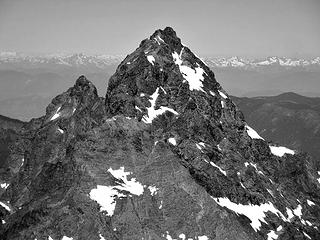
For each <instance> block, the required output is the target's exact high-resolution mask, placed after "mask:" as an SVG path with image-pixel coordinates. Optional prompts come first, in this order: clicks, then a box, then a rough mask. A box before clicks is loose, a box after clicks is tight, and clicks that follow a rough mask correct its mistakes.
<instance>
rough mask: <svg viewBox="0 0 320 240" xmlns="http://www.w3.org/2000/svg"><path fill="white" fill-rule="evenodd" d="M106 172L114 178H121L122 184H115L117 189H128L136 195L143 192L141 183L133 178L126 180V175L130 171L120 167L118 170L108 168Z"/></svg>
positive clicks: (129, 173)
mask: <svg viewBox="0 0 320 240" xmlns="http://www.w3.org/2000/svg"><path fill="white" fill-rule="evenodd" d="M108 172H110V173H111V174H112V175H113V176H114V177H115V178H117V179H121V180H122V181H123V184H121V185H120V186H117V189H119V190H123V191H128V192H130V193H132V194H134V195H138V196H139V195H141V194H143V186H142V185H141V183H139V182H137V181H136V179H135V178H131V179H130V180H127V176H129V175H131V172H125V171H124V167H120V168H119V169H118V170H113V169H112V168H109V169H108Z"/></svg>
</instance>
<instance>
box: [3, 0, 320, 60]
mask: <svg viewBox="0 0 320 240" xmlns="http://www.w3.org/2000/svg"><path fill="white" fill-rule="evenodd" d="M319 12H320V1H316V0H306V1H300V0H282V1H276V0H271V1H262V0H243V1H231V0H226V1H219V0H215V1H208V0H202V1H182V0H175V1H167V0H166V1H155V0H152V1H146V0H135V1H124V0H121V1H103V0H93V1H84V0H78V1H75V0H69V1H62V0H55V1H48V0H29V1H27V0H21V1H8V0H2V1H1V2H0V50H1V51H16V52H24V53H30V54H48V53H61V52H62V53H86V54H110V55H126V54H128V53H130V52H132V51H133V50H134V49H135V48H137V47H138V45H139V43H140V41H141V40H143V39H145V38H147V37H149V36H150V35H151V34H152V33H153V32H154V31H155V30H156V29H159V28H161V29H162V28H164V27H166V26H171V27H173V28H174V29H175V31H176V32H177V34H178V36H179V37H180V38H181V39H182V41H183V43H184V44H186V45H187V46H189V47H190V49H192V50H193V51H194V52H195V53H197V54H199V55H201V56H241V57H264V56H288V57H304V58H306V57H315V56H319V55H320V45H319V42H320V30H319V26H318V25H319V22H320V15H319V14H318V13H319Z"/></svg>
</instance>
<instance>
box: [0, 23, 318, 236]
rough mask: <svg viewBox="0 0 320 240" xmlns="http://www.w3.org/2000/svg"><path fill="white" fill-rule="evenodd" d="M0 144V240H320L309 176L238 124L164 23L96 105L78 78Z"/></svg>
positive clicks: (205, 71) (300, 160)
mask: <svg viewBox="0 0 320 240" xmlns="http://www.w3.org/2000/svg"><path fill="white" fill-rule="evenodd" d="M235 81H236V79H235ZM8 149H10V152H9V153H8V154H7V156H6V159H5V160H3V161H5V162H6V163H7V164H6V166H4V167H2V168H6V169H2V171H1V172H5V171H7V172H9V173H10V174H5V175H3V174H2V175H0V181H1V189H0V194H1V195H0V219H1V222H2V224H1V225H0V236H1V237H0V238H1V239H3V240H5V239H8V240H18V239H19V240H20V239H21V240H24V239H32V240H34V239H37V240H47V239H48V240H70V239H73V240H109V239H110V240H113V239H114V240H136V239H139V240H142V239H144V240H161V239H167V240H173V239H175V240H178V239H179V240H180V239H181V240H191V239H192V240H213V239H215V240H226V239H230V240H233V239H234V240H263V239H267V240H275V239H279V240H283V239H288V240H289V239H320V231H319V228H320V191H319V190H320V175H319V174H320V170H319V169H317V168H316V166H315V165H314V163H313V161H311V160H310V157H309V156H308V155H307V154H306V153H303V152H300V151H299V150H291V149H288V148H286V147H282V146H277V145H273V144H271V143H270V142H268V141H267V140H265V139H263V138H262V137H260V136H259V135H258V134H257V133H256V132H255V130H254V129H252V128H251V127H250V126H248V124H247V123H246V122H245V120H244V117H243V114H242V113H241V111H240V110H239V109H238V107H237V106H236V105H235V104H234V103H233V101H232V100H231V99H230V98H229V96H228V94H227V93H226V92H225V91H224V90H223V88H222V87H221V86H220V84H219V83H218V82H217V81H216V79H215V75H214V73H213V72H212V71H211V70H210V69H209V67H208V66H207V65H206V64H205V63H204V62H202V61H201V60H200V59H199V58H198V57H197V56H196V55H195V54H193V53H192V52H191V50H190V49H189V48H188V47H186V46H184V45H183V44H182V43H181V41H180V39H179V38H178V37H177V35H176V33H175V31H174V30H173V29H172V28H169V27H167V28H165V29H164V30H157V31H156V32H155V33H154V34H152V35H151V36H150V38H148V39H145V40H143V41H142V42H141V44H140V45H139V47H138V48H137V49H136V50H135V51H134V52H133V53H131V54H130V55H128V56H127V57H126V58H125V59H124V60H123V61H122V62H121V64H120V65H119V66H118V68H117V70H116V72H115V73H114V74H113V76H112V77H111V78H110V81H109V85H108V87H107V93H106V96H105V98H101V97H99V96H98V95H97V90H96V88H95V87H94V86H93V84H92V83H91V82H90V81H89V80H87V79H86V77H84V76H81V77H80V78H79V79H78V80H77V81H76V83H75V85H74V86H73V87H71V88H70V89H69V90H67V91H66V92H64V93H62V94H61V95H59V96H57V97H56V98H54V99H53V100H52V102H51V104H50V105H49V106H48V107H47V109H46V114H45V116H43V117H41V118H38V119H33V120H31V121H30V122H29V123H26V124H24V125H23V127H21V128H19V129H18V130H17V133H16V135H15V138H14V141H12V143H11V144H10V147H8Z"/></svg>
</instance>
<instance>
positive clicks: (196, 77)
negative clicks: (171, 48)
mask: <svg viewBox="0 0 320 240" xmlns="http://www.w3.org/2000/svg"><path fill="white" fill-rule="evenodd" d="M182 51H183V48H182V49H181V52H180V55H179V54H178V53H177V52H174V53H172V57H173V60H174V63H175V64H177V65H178V66H179V69H180V72H181V74H182V76H183V78H184V79H185V80H186V81H187V82H188V83H189V89H190V91H192V90H198V91H202V92H205V91H204V90H203V89H202V88H203V84H202V81H203V80H204V77H203V74H206V73H205V71H204V70H203V69H202V68H201V67H199V66H198V67H196V68H195V69H192V68H190V67H188V66H185V65H182V59H181V54H182Z"/></svg>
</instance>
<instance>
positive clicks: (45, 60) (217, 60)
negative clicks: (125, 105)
mask: <svg viewBox="0 0 320 240" xmlns="http://www.w3.org/2000/svg"><path fill="white" fill-rule="evenodd" d="M123 58H124V56H122V55H86V54H83V53H76V54H48V55H41V56H29V55H26V54H23V53H16V52H0V64H2V65H3V64H28V65H31V66H32V65H39V64H56V65H65V66H70V67H71V66H72V67H75V66H78V67H79V66H85V65H91V66H95V67H97V68H104V67H105V66H108V65H113V64H118V63H120V62H121V60H122V59H123ZM203 60H204V61H205V62H206V63H207V64H208V65H209V66H210V67H236V68H258V67H265V66H283V67H305V68H307V67H320V57H315V58H312V59H302V58H288V57H277V56H272V57H266V58H260V59H247V58H241V57H238V56H233V57H229V58H225V57H205V58H203Z"/></svg>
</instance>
